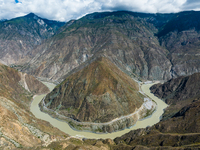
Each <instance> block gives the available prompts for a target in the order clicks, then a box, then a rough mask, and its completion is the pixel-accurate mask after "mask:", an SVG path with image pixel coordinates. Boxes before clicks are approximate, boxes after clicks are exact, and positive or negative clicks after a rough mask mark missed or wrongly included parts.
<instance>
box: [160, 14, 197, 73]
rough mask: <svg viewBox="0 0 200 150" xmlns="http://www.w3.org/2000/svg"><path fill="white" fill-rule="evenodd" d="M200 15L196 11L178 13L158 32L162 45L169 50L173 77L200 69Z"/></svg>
mask: <svg viewBox="0 0 200 150" xmlns="http://www.w3.org/2000/svg"><path fill="white" fill-rule="evenodd" d="M199 15H200V12H195V11H189V12H181V13H177V14H175V15H174V16H173V17H172V19H171V20H170V21H169V22H168V23H166V24H165V25H164V26H163V29H162V30H160V31H159V32H158V37H159V40H160V44H161V46H163V47H165V48H166V49H167V50H168V51H169V54H168V56H167V58H168V59H169V60H170V61H171V63H172V68H171V73H172V76H173V77H177V76H182V75H191V74H193V73H195V72H199V71H200V66H199V64H200V55H199V43H200V41H199V37H200V34H199V31H200V28H199V26H200V20H199Z"/></svg>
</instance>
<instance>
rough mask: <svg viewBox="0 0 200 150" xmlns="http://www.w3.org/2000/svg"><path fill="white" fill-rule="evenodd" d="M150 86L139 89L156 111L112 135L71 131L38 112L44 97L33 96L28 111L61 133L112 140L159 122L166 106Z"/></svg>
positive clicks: (62, 123)
mask: <svg viewBox="0 0 200 150" xmlns="http://www.w3.org/2000/svg"><path fill="white" fill-rule="evenodd" d="M44 84H45V85H47V86H48V87H49V89H50V90H53V88H54V87H55V85H54V84H51V83H46V82H45V83H44ZM154 84H155V83H154ZM152 85H153V84H143V85H142V86H141V89H142V91H143V92H144V93H145V94H146V95H148V96H149V97H150V98H151V99H153V100H154V101H155V102H156V103H157V109H156V111H155V112H154V113H153V114H152V115H151V116H150V117H147V118H146V119H143V120H140V121H137V123H136V124H135V125H134V126H133V127H131V128H128V129H124V130H122V131H117V132H113V133H104V134H96V133H92V132H86V131H76V130H73V129H72V128H71V127H70V126H69V125H68V124H67V123H66V122H63V121H60V120H57V119H55V118H52V117H51V116H49V115H48V114H46V113H43V112H41V111H40V109H39V106H38V104H39V103H40V101H41V100H42V98H43V97H44V96H45V95H39V96H35V97H34V100H33V102H32V104H31V108H30V109H31V112H32V113H33V114H34V115H35V117H37V118H39V119H42V120H45V121H48V122H50V123H51V124H52V125H53V126H54V127H56V128H58V129H60V130H61V131H63V132H65V133H67V134H69V135H71V136H77V137H84V138H92V139H97V138H98V139H100V138H102V139H106V138H111V139H114V138H116V137H119V136H122V135H123V134H125V133H128V132H129V131H131V130H135V129H139V128H145V127H147V126H152V125H154V124H156V123H158V122H159V121H160V116H161V115H162V114H163V109H165V108H166V107H167V106H168V105H167V104H166V103H164V102H163V101H162V100H160V99H159V98H157V97H156V96H154V95H153V94H152V93H150V90H149V88H150V87H151V86H152Z"/></svg>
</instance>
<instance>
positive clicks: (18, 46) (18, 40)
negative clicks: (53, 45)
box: [0, 13, 65, 65]
mask: <svg viewBox="0 0 200 150" xmlns="http://www.w3.org/2000/svg"><path fill="white" fill-rule="evenodd" d="M64 24H65V23H63V22H57V21H50V20H47V19H43V18H40V17H38V16H36V15H35V14H33V13H30V14H28V15H26V16H24V17H19V18H15V19H11V20H5V21H1V22H0V60H1V62H2V63H4V64H6V65H11V64H21V63H24V61H29V58H31V56H29V55H28V52H30V51H32V50H33V49H34V48H35V47H36V46H37V45H40V44H41V43H42V42H43V41H44V40H46V39H48V38H50V37H52V36H53V35H54V34H55V33H56V31H57V30H58V29H59V28H60V27H61V26H63V25H64Z"/></svg>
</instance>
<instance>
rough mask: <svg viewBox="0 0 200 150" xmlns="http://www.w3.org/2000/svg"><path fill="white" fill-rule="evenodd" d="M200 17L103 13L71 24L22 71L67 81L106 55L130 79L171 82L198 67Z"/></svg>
mask: <svg viewBox="0 0 200 150" xmlns="http://www.w3.org/2000/svg"><path fill="white" fill-rule="evenodd" d="M199 13H200V12H195V11H188V12H180V13H174V14H145V13H134V12H126V11H119V12H102V13H93V14H89V15H86V16H85V17H83V18H81V19H79V20H72V21H70V22H68V23H67V24H66V25H65V26H63V27H62V28H60V30H59V31H58V34H57V35H56V36H54V37H53V38H51V39H49V40H48V41H47V42H45V43H43V44H42V45H41V46H39V47H37V49H35V50H34V51H32V52H30V55H32V56H35V57H34V58H33V59H32V60H31V61H30V62H29V63H27V64H25V65H24V66H23V67H22V68H21V69H22V70H23V71H26V72H28V73H30V74H33V75H35V76H40V77H44V78H49V79H52V80H59V79H61V80H62V79H63V76H64V75H65V74H66V73H68V72H70V71H71V70H72V69H73V68H76V67H78V66H79V65H80V64H82V63H83V62H85V61H87V59H88V58H90V57H96V56H98V55H99V54H105V55H107V57H108V58H109V59H110V60H111V61H112V62H113V63H115V64H116V65H117V66H118V67H119V68H120V69H121V70H123V71H124V72H126V73H127V74H128V75H133V76H135V77H136V76H139V77H140V78H143V79H153V80H168V79H170V78H171V77H178V76H181V75H191V74H193V73H195V72H198V71H199V70H200V68H199V65H198V64H199V60H200V59H199V56H200V55H199V37H200V36H199V22H198V20H199V19H198V16H199Z"/></svg>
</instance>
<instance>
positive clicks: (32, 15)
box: [26, 13, 38, 18]
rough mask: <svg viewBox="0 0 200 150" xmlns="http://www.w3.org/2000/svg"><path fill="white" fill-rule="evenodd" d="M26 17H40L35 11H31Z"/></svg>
mask: <svg viewBox="0 0 200 150" xmlns="http://www.w3.org/2000/svg"><path fill="white" fill-rule="evenodd" d="M26 17H29V18H33V17H38V16H37V15H36V14H34V13H29V14H27V15H26Z"/></svg>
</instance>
